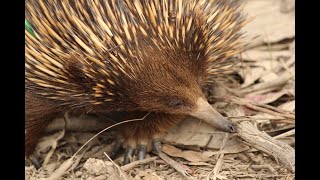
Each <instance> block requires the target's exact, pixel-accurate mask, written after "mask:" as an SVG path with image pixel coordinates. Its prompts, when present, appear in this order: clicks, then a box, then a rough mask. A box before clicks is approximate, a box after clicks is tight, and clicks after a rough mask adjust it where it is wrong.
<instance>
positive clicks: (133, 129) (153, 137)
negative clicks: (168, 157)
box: [111, 112, 183, 164]
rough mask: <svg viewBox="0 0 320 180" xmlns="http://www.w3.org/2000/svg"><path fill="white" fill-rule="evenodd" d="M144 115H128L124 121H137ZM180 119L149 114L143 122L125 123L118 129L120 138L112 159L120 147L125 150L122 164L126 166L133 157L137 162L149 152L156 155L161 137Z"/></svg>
mask: <svg viewBox="0 0 320 180" xmlns="http://www.w3.org/2000/svg"><path fill="white" fill-rule="evenodd" d="M145 114H146V113H143V112H134V113H129V114H128V115H127V116H126V118H125V119H126V120H129V119H139V118H141V117H143V116H144V115H145ZM182 119H183V116H177V115H170V114H163V113H150V114H149V115H148V116H146V117H145V118H144V119H143V120H140V121H134V122H129V123H125V124H124V125H122V126H120V127H119V128H118V131H119V133H120V137H121V138H120V139H119V140H118V143H116V145H115V146H114V150H113V152H112V153H111V155H112V156H113V157H114V156H115V154H116V151H117V149H120V148H119V147H121V145H122V146H123V147H124V148H125V154H124V162H123V164H128V163H129V162H131V161H132V158H133V157H134V155H136V159H137V160H141V159H144V158H145V156H146V153H147V152H149V151H151V150H154V151H155V152H156V153H157V152H159V151H161V137H162V135H163V134H164V133H165V132H166V131H167V130H169V129H170V128H171V127H173V126H174V125H175V124H176V123H178V122H179V121H180V120H182Z"/></svg>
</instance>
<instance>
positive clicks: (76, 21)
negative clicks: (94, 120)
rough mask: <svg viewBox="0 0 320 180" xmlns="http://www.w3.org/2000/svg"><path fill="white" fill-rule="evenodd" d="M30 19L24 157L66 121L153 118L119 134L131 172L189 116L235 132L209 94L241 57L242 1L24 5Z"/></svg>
mask: <svg viewBox="0 0 320 180" xmlns="http://www.w3.org/2000/svg"><path fill="white" fill-rule="evenodd" d="M25 14H26V20H27V21H28V22H29V24H30V26H31V28H30V29H29V31H27V30H26V32H25V58H26V60H25V71H26V72H25V91H26V96H25V108H26V116H25V117H26V120H25V130H26V134H25V147H26V150H25V154H26V155H27V156H29V155H30V154H31V153H32V152H33V150H34V147H35V145H36V143H37V141H38V139H39V137H40V136H41V132H42V130H43V129H44V128H45V127H46V126H47V125H48V124H49V123H50V122H51V121H52V120H53V119H54V118H56V117H59V116H63V115H64V114H65V113H69V114H70V115H73V116H78V115H82V114H88V113H91V114H100V113H105V112H115V111H118V112H123V113H126V114H127V116H126V117H128V119H129V117H130V118H141V117H143V116H145V115H146V114H148V116H147V117H146V118H145V119H144V120H143V121H137V122H131V123H127V124H125V125H123V126H121V128H118V130H119V133H120V136H121V137H122V138H123V139H124V140H125V143H124V144H125V147H126V148H127V151H126V154H125V163H128V157H129V156H131V155H132V153H133V149H136V148H137V149H138V150H137V151H138V154H139V155H138V159H141V158H144V155H145V153H144V152H145V150H146V146H147V145H148V144H149V143H150V142H151V140H153V139H155V138H157V137H159V135H161V134H162V133H163V132H165V131H166V130H168V129H169V128H170V127H172V126H173V125H174V124H176V123H177V122H179V121H180V120H182V119H184V118H185V117H186V116H193V117H196V118H199V119H202V120H204V121H205V122H207V123H209V124H211V125H213V126H216V127H218V128H220V129H221V130H223V131H226V132H235V131H236V126H235V125H234V124H233V123H231V122H230V121H228V120H227V119H226V118H224V117H223V116H222V115H220V114H219V113H218V112H217V111H216V110H215V109H214V108H213V107H212V106H211V105H210V104H209V103H208V102H207V100H206V97H205V95H204V93H203V92H202V87H204V86H205V84H206V83H207V82H211V81H212V80H214V79H215V78H216V77H217V76H219V75H221V74H226V73H228V72H231V71H232V68H231V67H232V65H233V64H234V63H235V61H236V59H237V58H236V56H235V55H236V54H238V53H239V52H240V51H241V50H242V48H241V47H243V36H242V33H241V28H242V27H243V26H244V25H245V24H246V22H247V21H246V18H245V17H244V15H243V14H242V12H241V8H240V5H239V1H238V0H69V1H59V0H46V1H38V0H27V1H26V9H25ZM30 32H32V33H30ZM154 142H157V143H158V141H154Z"/></svg>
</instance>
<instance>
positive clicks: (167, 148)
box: [162, 144, 210, 162]
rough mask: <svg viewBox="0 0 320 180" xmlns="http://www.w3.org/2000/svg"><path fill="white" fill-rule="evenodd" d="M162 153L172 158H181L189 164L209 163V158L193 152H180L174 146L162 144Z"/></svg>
mask: <svg viewBox="0 0 320 180" xmlns="http://www.w3.org/2000/svg"><path fill="white" fill-rule="evenodd" d="M162 151H163V152H164V153H166V154H168V155H169V156H173V157H181V158H184V159H186V160H188V161H190V162H206V161H209V160H210V158H209V157H207V156H205V155H203V154H202V153H200V152H195V151H190V150H187V151H182V150H180V149H178V148H176V147H174V146H171V145H169V144H163V146H162Z"/></svg>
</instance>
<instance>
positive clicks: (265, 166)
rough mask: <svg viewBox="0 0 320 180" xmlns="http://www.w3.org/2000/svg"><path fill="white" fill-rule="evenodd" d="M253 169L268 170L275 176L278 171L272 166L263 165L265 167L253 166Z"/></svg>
mask: <svg viewBox="0 0 320 180" xmlns="http://www.w3.org/2000/svg"><path fill="white" fill-rule="evenodd" d="M251 167H252V169H256V170H260V169H268V170H269V171H270V172H272V173H273V174H276V173H277V171H276V170H275V169H274V168H273V167H272V166H271V165H270V164H263V165H254V164H253V165H251Z"/></svg>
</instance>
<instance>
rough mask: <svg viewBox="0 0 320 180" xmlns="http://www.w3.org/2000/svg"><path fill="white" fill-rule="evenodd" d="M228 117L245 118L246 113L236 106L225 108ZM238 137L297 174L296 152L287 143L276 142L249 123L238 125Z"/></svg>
mask: <svg viewBox="0 0 320 180" xmlns="http://www.w3.org/2000/svg"><path fill="white" fill-rule="evenodd" d="M224 109H225V112H226V114H227V116H243V115H244V112H243V111H242V109H241V108H240V107H238V106H236V105H230V104H229V105H228V106H226V107H224ZM237 129H238V133H237V136H238V137H240V139H239V140H240V141H242V142H243V143H245V144H247V145H249V146H251V147H254V148H256V149H258V150H260V151H262V152H265V153H266V154H269V155H270V156H273V157H274V158H275V159H277V160H279V161H280V162H281V163H282V164H284V165H285V166H286V167H287V168H288V169H289V170H290V171H291V172H295V150H294V149H293V148H292V147H291V146H289V145H288V144H286V143H283V142H281V141H278V140H276V139H275V138H273V137H271V136H269V135H268V134H266V133H264V132H261V131H259V130H258V129H257V128H256V127H254V125H253V124H252V123H250V122H248V121H243V122H240V123H238V127H237Z"/></svg>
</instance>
